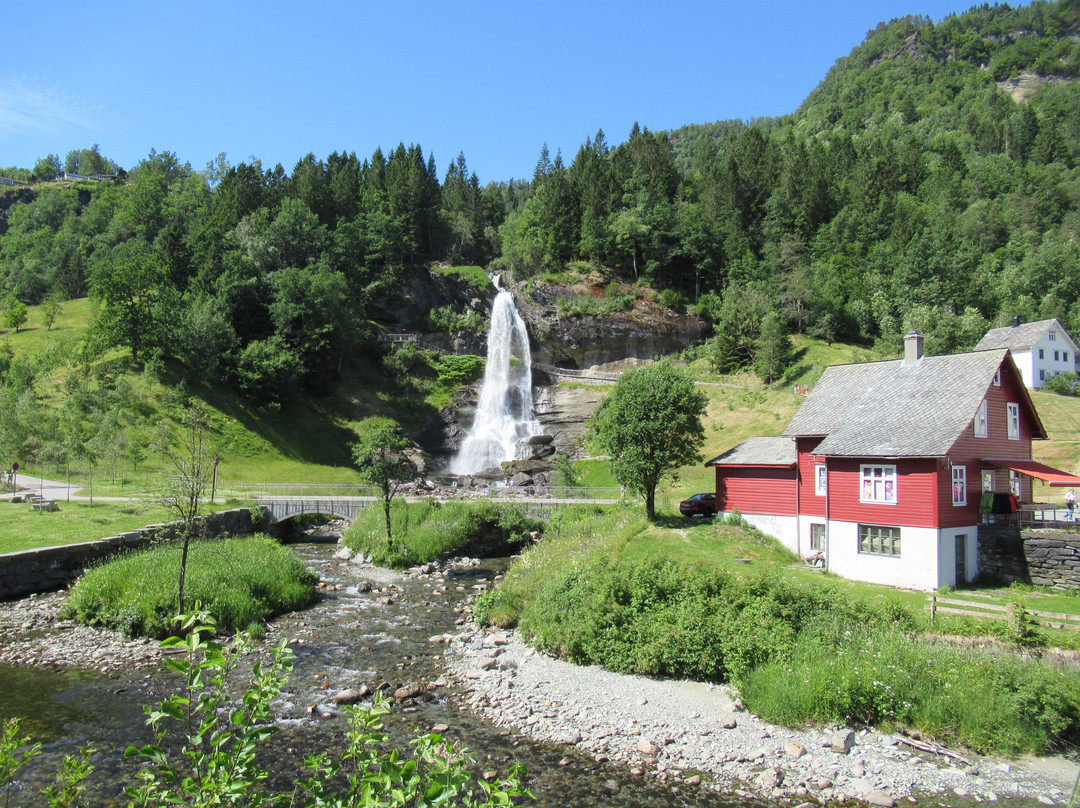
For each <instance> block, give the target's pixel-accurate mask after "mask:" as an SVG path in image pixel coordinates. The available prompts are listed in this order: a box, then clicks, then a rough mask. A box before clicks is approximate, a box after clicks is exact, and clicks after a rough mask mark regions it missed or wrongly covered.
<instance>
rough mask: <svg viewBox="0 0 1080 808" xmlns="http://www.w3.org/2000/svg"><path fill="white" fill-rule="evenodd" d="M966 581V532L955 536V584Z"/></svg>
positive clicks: (958, 584)
mask: <svg viewBox="0 0 1080 808" xmlns="http://www.w3.org/2000/svg"><path fill="white" fill-rule="evenodd" d="M965 583H967V534H966V533H961V534H960V535H959V536H957V537H956V586H960V585H962V584H965Z"/></svg>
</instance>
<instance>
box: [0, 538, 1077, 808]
mask: <svg viewBox="0 0 1080 808" xmlns="http://www.w3.org/2000/svg"><path fill="white" fill-rule="evenodd" d="M309 563H310V562H309ZM475 563H476V562H475V560H468V559H459V560H457V561H456V563H455V564H453V565H447V566H439V567H437V566H434V565H425V566H424V567H421V568H417V569H415V570H411V571H409V572H408V573H406V574H405V575H404V576H403V575H401V574H400V573H394V572H391V571H389V570H381V569H379V568H375V567H371V566H370V565H369V564H366V563H363V561H362V560H361V559H352V560H349V559H347V558H344V557H342V556H341V555H339V556H338V557H337V558H329V557H325V558H324V560H322V561H321V562H319V565H320V574H322V575H323V579H324V584H323V587H324V596H323V598H322V599H321V601H320V602H321V604H322V605H321V606H320V607H319V608H320V609H321V610H325V609H326V608H331V611H330V612H329V613H328V614H327V615H325V616H323V617H318V616H317V615H318V614H321V611H320V612H314V611H313V612H311V613H309V612H300V613H297V614H296V615H290V616H287V617H286V618H283V619H282V620H280V621H275V622H274V623H272V624H271V626H270V635H271V636H270V638H269V639H273V637H274V635H280V636H289V637H294V638H295V640H294V641H295V642H296V643H298V645H296V646H295V647H296V648H297V649H298V651H299V653H300V658H299V659H298V670H297V676H296V680H297V681H296V682H295V686H296V688H297V690H296V691H295V692H294V693H293V694H292V695H293V698H291V699H290V702H289V703H283V704H281V705H279V706H280V708H281V709H282V711H283V714H282V716H281V717H282V719H283V720H287V721H296V720H298V719H299V720H301V721H302V722H303V725H304V726H307V725H308V724H309V723H310V722H314V723H311V726H313V727H314V726H316V725H323V724H324V722H326V721H327V720H328V718H329V716H332V715H334V714H336V712H337V708H336V706H335V705H336V704H337V703H340V702H341V701H342V700H344V695H345V694H344V693H343V692H342V691H347V690H348V689H350V688H352V689H355V690H356V695H357V696H358V697H361V698H362V697H363V696H364V694H365V691H367V692H371V691H373V690H374V689H377V688H378V689H381V688H380V683H381V681H382V679H383V676H382V675H380V674H376V673H375V671H371V672H369V673H368V674H364V673H360V672H359V671H358V670H357V668H358V666H357V665H356V664H355V663H354V662H352V661H350V660H348V659H338V658H337V656H335V655H338V656H340V654H342V653H345V651H346V646H345V645H340V644H338V645H332V646H330V647H327V648H321V647H320V648H319V650H318V653H317V655H315V656H312V657H311V663H312V665H311V666H309V667H310V671H308V672H307V673H305V670H307V668H306V667H305V665H304V664H303V662H304V659H305V658H306V656H307V655H308V653H310V651H314V650H315V647H316V646H319V645H320V643H322V642H323V641H319V640H317V639H316V636H317V635H319V636H321V635H320V632H323V633H325V632H326V631H330V630H333V635H334V636H339V635H340V636H339V639H343V638H344V635H343V634H341V632H342V631H346V630H348V626H349V625H350V624H349V622H348V620H349V619H354V620H355V619H358V618H357V615H358V614H367V615H369V617H365V618H364V619H363V620H361V621H360V622H358V623H357V625H358V626H360V625H363V626H367V625H369V623H370V621H371V619H372V618H373V617H374V616H376V615H384V617H383V618H375V619H376V620H385V619H389V621H390V622H389V623H388V624H387V625H390V624H394V625H398V626H399V628H400V630H401V631H402V632H403V636H404V634H407V633H411V634H414V635H416V639H415V641H413V644H412V645H411V646H410V647H408V648H406V647H404V646H398V643H400V641H397V640H395V641H390V640H391V637H390V636H389V635H386V636H385V637H384V636H383V635H382V634H377V636H376V635H371V636H369V634H370V632H371V631H373V629H371V628H364V629H363V631H364V632H367V633H362V635H361V636H360V637H359V639H360V640H362V641H363V642H365V643H368V644H369V645H374V646H377V647H380V648H394V647H396V646H397V647H400V648H401V650H399V652H398V657H397V658H398V659H399V660H402V661H401V662H399V663H398V665H397V666H396V667H397V675H396V676H393V675H391V676H390V677H389V678H390V679H391V681H392V682H395V684H393V685H392V689H390V691H389V693H390V694H392V695H393V696H394V697H395V699H394V700H395V702H398V703H400V704H401V705H402V706H403V708H404V709H403V711H402V712H403V713H405V714H406V715H407V714H408V713H409V711H410V710H414V709H416V708H415V707H408V706H407V705H409V704H410V703H413V702H414V701H415V698H416V697H415V696H414V695H413V694H411V693H405V692H404V690H403V688H404V686H405V684H407V683H408V682H409V681H414V680H415V681H418V682H420V684H419V685H418V686H417V688H416V689H417V691H418V693H420V692H421V691H422V692H423V693H428V692H431V690H432V687H434V688H435V691H434V692H435V695H437V700H436V701H426V702H424V701H421V702H420V703H422V704H425V705H427V706H425V707H424V708H423V710H422V712H420V713H413V716H414V717H415V718H416V719H418V720H419V721H420V722H421V723H425V722H430V724H429V729H430V727H431V726H434V727H435V728H436V731H443V732H448V733H449V734H450V735H451V736H454V735H455V733H456V732H457V730H458V729H461V730H462V731H465V726H466V724H470V729H469V730H468V731H467V732H473V733H476V732H480V731H482V730H481V728H480V727H477V726H471V725H472V724H474V723H476V722H469V721H468V720H467V719H465V713H461V712H460V711H462V710H465V711H467V712H468V713H473V714H475V715H476V716H478V717H479V718H481V719H486V720H487V721H490V722H491V723H492V724H494V725H496V726H495V728H494V729H493V731H492V732H490V733H489V734H490V735H492V736H495V735H498V736H500V737H501V736H503V735H504V734H505V735H508V736H510V737H507V738H506V741H508V742H511V744H510V745H512V746H513V747H516V748H517V751H516V753H515V755H516V754H520V753H523V752H524V750H525V747H524V746H521V747H517V742H516V741H513V738H514V737H520V738H522V739H523V740H524V739H525V738H528V739H530V740H534V741H537V742H539V743H538V745H537V746H536V747H535V748H533V749H532V751H530V752H529V754H530V755H533V756H537V755H541V756H546V755H547V754H548V753H547V752H545V751H543V750H551V751H552V752H553V753H554V758H553V759H552V762H551V763H550V764H548V765H550V766H551V767H552V768H554V767H555V766H556V765H558V766H563V767H564V768H563V769H562V770H561V771H562V773H563V774H564V775H565V777H564V778H563V779H564V780H566V782H570V780H568V779H567V778H569V777H570V776H571V772H572V771H573V772H574V773H575V776H582V773H583V772H584V771H585V769H586V767H584V766H583V765H582V763H581V761H582V760H583V759H585V760H588V759H591V760H592V761H595V762H596V765H597V766H599V768H598V769H597V772H598V774H599V776H600V779H601V780H602V781H603V783H602V791H606V792H607V793H608V794H609V795H614V794H619V797H618V799H620V800H621V799H623V798H626V799H631V797H630V794H629V792H628V790H627V789H628V788H629V787H630V785H631V783H630V781H631V780H632V781H635V782H639V783H642V784H645V783H649V782H651V783H654V784H656V785H657V786H660V787H661V789H662V792H659V793H666V794H669V795H671V796H672V797H673V798H675V799H676V800H683V801H684V802H682V803H679V804H705V802H704V800H705V795H706V794H708V795H710V797H711V799H717V798H719V800H720V801H721V802H723V803H724V804H727V802H726V800H727V799H729V797H727V796H726V795H732V796H734V797H736V798H738V797H744V798H746V799H745V800H744V801H742V802H741V803H740V804H751V803H753V802H754V800H753V799H752V798H754V797H764V798H766V799H768V800H770V801H776V800H780V801H783V802H785V803H787V804H790V805H802V804H804V805H817V804H835V803H838V802H841V801H844V800H848V799H857V800H860V801H861V802H864V803H869V804H872V805H898V804H900V805H903V804H916V803H917V804H921V805H945V804H947V805H952V806H966V805H974V804H975V803H978V802H982V801H991V802H992V801H1004V802H1007V803H1008V804H1011V805H1038V804H1045V805H1064V804H1065V803H1066V802H1067V800H1068V794H1069V791H1070V790H1071V787H1072V783H1073V781H1074V779H1075V777H1076V767H1075V766H1074V765H1071V764H1069V763H1068V762H1066V761H1062V760H1058V759H1023V760H1011V761H1005V760H992V759H987V758H977V757H975V756H972V755H970V754H969V753H966V752H964V753H962V754H957V753H955V752H947V753H945V754H934V753H930V752H926V751H924V750H919V749H916V748H914V747H912V746H910V745H909V744H908V743H907V741H906V739H904V738H900V737H895V736H889V735H885V734H882V733H878V732H873V731H859V732H852V731H850V730H848V729H846V728H823V729H811V730H790V729H786V728H783V727H777V726H772V725H769V724H767V723H766V722H763V721H761V720H759V719H757V718H756V717H754V716H753V715H751V714H750V713H748V712H747V711H745V710H744V709H742V707H741V705H740V704H739V702H738V698H737V694H735V693H734V692H733V691H731V690H730V689H729V688H727V687H722V686H714V685H707V684H701V683H696V682H688V681H672V680H652V679H646V678H642V677H634V676H623V675H619V674H613V673H610V672H607V671H604V670H601V669H599V668H595V667H579V666H575V665H571V664H569V663H566V662H563V661H560V660H558V659H554V658H552V657H550V656H547V655H545V654H542V653H539V652H537V651H535V650H533V649H531V648H529V647H527V646H526V645H525V644H523V643H522V642H521V640H520V638H519V637H518V636H517V635H516V634H514V633H513V632H482V631H479V630H478V629H477V628H476V627H475V625H474V624H472V623H471V621H469V620H467V619H466V618H467V608H466V607H465V606H464V604H460V603H459V604H455V605H453V606H452V605H451V603H450V602H445V603H444V602H443V600H444V598H445V595H443V594H439V593H449V592H451V591H457V590H465V591H468V590H472V591H474V592H475V591H477V590H478V589H482V588H484V587H485V586H486V585H487V583H488V582H493V580H492V579H491V578H487V579H484V578H480V579H473V580H478V582H477V583H473V582H472V581H470V579H469V578H468V577H464V578H462V577H461V576H462V574H463V573H467V572H468V571H469V569H470V568H471V567H472V566H473V565H474V564H475ZM410 580H411V581H413V582H414V583H407V582H408V581H410ZM410 593H411V594H410ZM459 594H464V592H459ZM63 598H64V595H63V593H54V594H48V595H40V596H36V597H31V598H25V599H23V600H19V601H14V602H10V603H3V604H0V637H2V638H3V643H2V644H0V663H9V664H12V665H17V666H20V667H25V666H34V667H37V668H55V669H61V668H63V669H69V668H79V669H84V670H93V671H97V672H99V673H104V674H106V675H108V676H110V677H120V678H123V679H132V678H133V677H134V678H136V679H142V678H144V677H146V676H148V675H149V674H150V673H151V672H152V671H153V670H155V669H158V668H159V667H160V650H159V649H158V647H157V644H156V643H155V642H152V641H142V640H129V639H127V638H125V637H123V636H122V635H120V634H116V633H114V632H109V631H104V630H101V629H93V628H89V627H85V626H80V625H77V624H75V623H72V622H70V621H66V620H62V619H60V618H59V617H58V611H59V609H60V607H61V605H62V603H63ZM399 599H400V600H402V602H403V603H402V605H403V607H404V608H408V609H411V611H403V612H402V613H401V614H397V612H395V611H394V610H396V609H397V608H398V605H399V604H398V603H397V601H398V600H399ZM411 600H417V603H416V604H414V605H413V606H411V607H410V606H407V604H406V603H405V602H406V601H411ZM334 604H337V605H336V606H334ZM384 604H389V605H384ZM417 606H419V607H421V609H420V610H419V611H418V610H417V609H416V607H417ZM436 606H441V610H445V611H446V612H448V615H447V619H445V620H444V621H443V625H442V626H441V627H439V628H435V626H434V625H431V624H430V623H429V625H430V628H428V632H430V631H431V629H432V628H435V631H436V632H441V633H433V634H429V633H427V632H424V630H423V628H422V627H421V625H420V624H418V623H428V622H429V620H430V616H431V615H433V614H434V611H433V609H435V607H436ZM356 608H360V609H361V612H359V613H357V612H355V609H356ZM460 610H464V611H465V612H466V613H462V611H460ZM406 614H408V615H411V617H410V618H406V616H405V615H406ZM350 615H352V616H353V617H351V618H350V617H349V616H350ZM323 623H326V624H327V625H326V628H320V626H322V624H323ZM384 643H388V644H384ZM421 644H422V645H423V646H425V647H427V648H430V649H432V651H433V655H432V656H433V658H432V669H431V670H430V671H429V672H428V673H426V674H423V675H421V676H420V678H416V675H417V674H419V673H420V672H419V671H416V673H414V674H411V675H410V674H409V673H408V672H407V670H403V668H408V667H409V666H411V665H413V664H416V661H417V660H418V659H419V657H418V656H417V652H418V646H419V645H421ZM348 645H350V646H351V645H352V643H349V644H348ZM440 648H442V649H444V650H443V651H439V650H436V649H440ZM359 651H360V652H362V651H363V649H359ZM350 653H351V652H350ZM401 654H405V656H401ZM440 659H441V662H440V661H439V660H440ZM393 667H394V666H391V670H393ZM324 672H325V673H324ZM441 674H445V677H444V676H442V675H441ZM444 678H445V685H446V687H445V688H444V687H443V685H444V681H443V679H444ZM309 679H310V680H311V681H310V682H308V680H309ZM365 684H366V685H367V686H366V687H365ZM399 691H400V692H399ZM348 695H350V696H351V695H352V694H351V693H349V694H348ZM140 696H141V697H142V698H143V703H147V702H148V701H151V700H152V699H151V698H150V697H149V695H147V694H140ZM312 705H316V708H315V709H312ZM440 705H445V706H440ZM455 716H457V717H455ZM331 723H333V722H332V721H331ZM458 724H461V726H460V727H458V726H457V725H458ZM499 730H501V731H499ZM472 737H473V740H474V742H476V738H477V737H478V736H475V735H474V736H472ZM495 740H496V738H494V737H491V738H488V739H487V742H489V743H490V742H493V741H495ZM943 751H944V750H943ZM560 755H562V756H563V759H562V760H561V761H560V760H559V756H560ZM534 768H536V764H534V763H530V769H534ZM605 772H606V773H605ZM538 773H539V772H538ZM628 774H629V775H635V776H634V777H627V775H628ZM552 776H555V775H554V774H553V773H552V772H550V771H549V772H548V773H547V774H546V775H545V774H542V773H540V777H542V778H543V779H544V780H545V781H547V780H548V778H549V777H552ZM605 778H607V779H605ZM574 782H575V783H577V781H574ZM596 787H597V786H590V785H588V782H587V781H582V784H580V785H575V788H576V789H577V791H575V792H574V793H578V794H582V795H583V794H585V793H587V792H588V789H590V788H596ZM583 789H584V790H583ZM639 790H640V789H639ZM714 792H715V793H714ZM656 793H658V792H655V791H643V795H636V794H635V798H638V802H634V803H633V804H635V805H636V804H654V802H655V800H656V799H657V798H656V797H655V794H656ZM648 795H653V796H648ZM685 800H690V801H691V802H690V803H685ZM601 801H603V800H601ZM578 802H579V804H584V803H581V802H580V799H579V800H578ZM550 804H562V803H559V802H552V803H550ZM628 804H629V803H628ZM656 804H660V803H656ZM663 804H668V803H666V802H665V803H663ZM708 804H713V803H712V802H711V801H709V802H708Z"/></svg>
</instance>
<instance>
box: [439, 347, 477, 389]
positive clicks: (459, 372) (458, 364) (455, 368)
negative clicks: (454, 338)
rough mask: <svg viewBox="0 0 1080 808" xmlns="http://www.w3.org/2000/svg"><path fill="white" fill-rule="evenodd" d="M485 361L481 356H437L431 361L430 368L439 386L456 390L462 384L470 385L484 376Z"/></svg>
mask: <svg viewBox="0 0 1080 808" xmlns="http://www.w3.org/2000/svg"><path fill="white" fill-rule="evenodd" d="M484 365H485V360H484V358H483V357H482V356H473V355H472V354H460V355H457V356H455V355H452V354H447V355H446V356H438V357H436V358H435V359H434V360H433V361H432V367H433V368H434V369H435V373H436V374H437V376H438V381H439V385H440V386H442V387H448V388H451V389H454V390H456V389H457V388H458V387H461V386H462V385H464V384H472V383H473V382H475V381H476V380H477V379H479V378H480V377H482V376H483V375H484Z"/></svg>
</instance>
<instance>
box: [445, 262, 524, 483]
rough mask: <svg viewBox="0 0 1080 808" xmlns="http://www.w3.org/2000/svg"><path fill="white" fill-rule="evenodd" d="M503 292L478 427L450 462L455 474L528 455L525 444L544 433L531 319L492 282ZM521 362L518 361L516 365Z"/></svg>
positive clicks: (495, 310) (495, 307)
mask: <svg viewBox="0 0 1080 808" xmlns="http://www.w3.org/2000/svg"><path fill="white" fill-rule="evenodd" d="M492 281H493V282H494V283H495V288H496V289H497V290H498V294H497V295H496V296H495V302H494V303H493V304H492V307H491V325H490V326H489V328H488V349H487V364H486V366H485V368H484V382H483V384H482V386H481V387H480V400H479V401H478V402H477V405H476V415H475V416H474V417H473V424H472V429H471V430H470V431H469V434H468V436H467V437H466V438H465V441H464V442H463V443H462V444H461V449H460V450H459V451H458V454H457V457H455V458H454V460H453V462H452V463H451V464H450V471H451V473H453V474H476V473H478V472H482V471H486V470H487V469H490V468H493V467H498V466H499V464H500V463H502V462H503V461H506V460H516V459H519V458H520V457H521V456H523V454H524V453H523V452H521V451H520V450H519V446H520V443H521V441H523V440H526V439H528V438H530V437H532V436H533V435H537V434H539V433H540V424H539V422H537V421H536V419H535V416H534V415H533V402H532V358H531V356H530V354H529V334H528V332H527V331H526V330H525V321H524V320H522V319H521V315H520V314H518V310H517V308H516V307H515V306H514V296H513V295H512V294H510V292H509V291H508V290H505V289H502V288H501V287H500V285H499V276H498V275H495V276H494V277H493V278H492ZM511 359H516V360H517V362H512V361H511Z"/></svg>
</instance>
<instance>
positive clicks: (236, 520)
mask: <svg viewBox="0 0 1080 808" xmlns="http://www.w3.org/2000/svg"><path fill="white" fill-rule="evenodd" d="M199 521H200V522H202V523H203V525H204V526H205V528H206V530H207V532H208V533H210V534H211V535H219V534H222V533H233V534H237V535H246V534H249V533H252V532H253V526H252V522H251V511H250V510H249V509H247V508H238V509H235V510H231V511H221V512H219V513H214V514H209V515H207V516H204V517H200V519H199ZM179 525H180V523H179V522H172V523H168V524H164V525H147V526H146V527H144V528H140V529H139V530H132V531H130V532H128V533H122V534H120V535H119V536H110V537H109V538H106V539H98V540H97V541H88V542H83V543H81V544H66V545H63V546H60V547H39V548H38V549H36V550H23V551H22V552H20V553H3V554H0V600H12V599H14V598H21V597H25V596H26V595H30V594H33V593H35V592H48V591H51V590H53V589H62V588H63V587H65V586H67V585H68V584H69V583H70V582H71V581H73V580H74V579H76V578H78V577H79V576H80V575H82V574H83V572H85V571H86V569H87V568H88V567H90V566H92V565H94V564H95V563H97V562H99V561H102V560H104V559H107V558H111V557H112V556H115V555H118V554H119V553H122V552H126V551H128V550H135V549H138V548H140V547H145V546H146V545H148V544H150V542H151V541H153V540H155V539H170V538H175V537H176V534H177V531H178V529H179Z"/></svg>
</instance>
